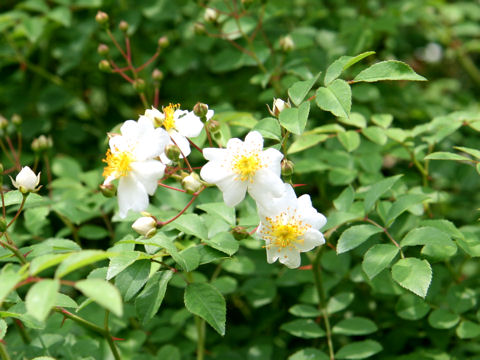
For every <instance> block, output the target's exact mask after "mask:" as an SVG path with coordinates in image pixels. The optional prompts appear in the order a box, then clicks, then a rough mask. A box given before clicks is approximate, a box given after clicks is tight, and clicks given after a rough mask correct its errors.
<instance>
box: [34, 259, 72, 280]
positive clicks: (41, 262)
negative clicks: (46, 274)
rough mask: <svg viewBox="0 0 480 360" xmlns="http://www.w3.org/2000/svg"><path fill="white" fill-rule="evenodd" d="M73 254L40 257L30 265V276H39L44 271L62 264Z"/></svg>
mask: <svg viewBox="0 0 480 360" xmlns="http://www.w3.org/2000/svg"><path fill="white" fill-rule="evenodd" d="M70 255H72V254H45V255H40V256H38V257H36V258H34V259H33V260H32V262H31V263H30V268H29V270H30V275H32V276H33V275H37V274H39V273H41V272H42V271H43V270H45V269H48V268H50V267H52V266H55V265H58V264H60V263H61V262H62V261H63V260H65V259H66V258H68V257H69V256H70Z"/></svg>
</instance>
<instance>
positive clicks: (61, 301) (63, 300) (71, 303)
mask: <svg viewBox="0 0 480 360" xmlns="http://www.w3.org/2000/svg"><path fill="white" fill-rule="evenodd" d="M53 306H60V307H64V308H75V309H76V308H78V304H77V303H76V302H75V300H73V299H72V298H71V297H70V296H67V295H65V294H62V293H57V297H56V298H55V304H53Z"/></svg>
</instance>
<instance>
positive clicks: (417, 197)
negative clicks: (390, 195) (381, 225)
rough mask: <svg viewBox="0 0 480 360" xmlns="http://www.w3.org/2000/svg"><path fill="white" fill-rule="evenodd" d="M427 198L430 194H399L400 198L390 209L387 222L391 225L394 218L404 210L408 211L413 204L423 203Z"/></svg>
mask: <svg viewBox="0 0 480 360" xmlns="http://www.w3.org/2000/svg"><path fill="white" fill-rule="evenodd" d="M427 199H428V196H427V195H422V194H406V195H402V196H399V197H398V199H397V200H396V201H395V202H394V203H393V205H392V207H391V208H390V210H388V213H387V217H386V219H385V222H386V224H387V225H390V224H391V223H392V222H393V220H395V219H396V218H397V217H398V216H400V215H401V214H402V213H403V212H405V211H407V210H408V209H409V208H411V207H412V206H415V205H417V204H421V203H422V202H423V201H425V200H427Z"/></svg>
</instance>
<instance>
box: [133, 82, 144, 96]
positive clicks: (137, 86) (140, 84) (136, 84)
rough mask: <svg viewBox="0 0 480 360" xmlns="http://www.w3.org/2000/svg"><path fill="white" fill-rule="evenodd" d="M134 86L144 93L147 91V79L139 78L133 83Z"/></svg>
mask: <svg viewBox="0 0 480 360" xmlns="http://www.w3.org/2000/svg"><path fill="white" fill-rule="evenodd" d="M133 87H134V88H135V90H137V92H139V93H143V92H144V91H145V81H144V80H143V79H137V80H135V82H134V83H133Z"/></svg>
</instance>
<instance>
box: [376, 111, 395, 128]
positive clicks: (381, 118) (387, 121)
mask: <svg viewBox="0 0 480 360" xmlns="http://www.w3.org/2000/svg"><path fill="white" fill-rule="evenodd" d="M371 120H372V122H373V123H374V124H377V125H378V126H380V127H381V128H384V129H386V128H388V127H389V126H390V125H391V124H392V121H393V115H392V114H374V115H372V117H371Z"/></svg>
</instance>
